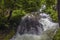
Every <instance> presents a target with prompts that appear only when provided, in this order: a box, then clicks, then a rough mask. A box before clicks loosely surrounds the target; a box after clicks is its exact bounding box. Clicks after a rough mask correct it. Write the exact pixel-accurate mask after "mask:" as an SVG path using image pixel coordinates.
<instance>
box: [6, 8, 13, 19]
mask: <svg viewBox="0 0 60 40" xmlns="http://www.w3.org/2000/svg"><path fill="white" fill-rule="evenodd" d="M7 12H8V15H9V16H8V20H10V18H11V16H12V10H11V9H8V10H7Z"/></svg>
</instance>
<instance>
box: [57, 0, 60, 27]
mask: <svg viewBox="0 0 60 40" xmlns="http://www.w3.org/2000/svg"><path fill="white" fill-rule="evenodd" d="M57 9H58V10H57V11H58V21H59V27H60V0H58V3H57Z"/></svg>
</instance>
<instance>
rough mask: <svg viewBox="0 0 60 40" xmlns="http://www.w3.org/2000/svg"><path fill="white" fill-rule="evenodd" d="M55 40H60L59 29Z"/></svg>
mask: <svg viewBox="0 0 60 40" xmlns="http://www.w3.org/2000/svg"><path fill="white" fill-rule="evenodd" d="M53 40H60V29H58V31H57V33H56V35H55V36H54V38H53Z"/></svg>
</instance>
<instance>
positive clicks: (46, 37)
mask: <svg viewBox="0 0 60 40" xmlns="http://www.w3.org/2000/svg"><path fill="white" fill-rule="evenodd" d="M39 15H40V16H38V17H40V19H37V20H38V21H36V19H35V18H36V17H35V16H34V15H26V16H24V17H22V21H21V24H20V25H19V27H18V30H17V33H16V35H15V36H14V37H13V38H12V39H10V40H52V36H54V33H55V32H56V30H57V28H59V26H58V23H54V22H52V18H51V17H50V16H49V15H48V14H45V13H41V14H39ZM27 24H28V26H27ZM20 27H23V29H22V28H20ZM36 27H37V28H36ZM28 28H29V29H30V30H29V29H28ZM35 28H36V29H37V31H38V32H37V31H36V30H35ZM23 30H24V31H23ZM27 30H29V31H27ZM21 33H22V35H21ZM36 34H38V35H36Z"/></svg>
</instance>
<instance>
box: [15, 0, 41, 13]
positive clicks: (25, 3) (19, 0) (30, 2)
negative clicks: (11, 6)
mask: <svg viewBox="0 0 60 40" xmlns="http://www.w3.org/2000/svg"><path fill="white" fill-rule="evenodd" d="M40 2H41V1H40V0H38V1H37V0H16V5H17V6H18V7H20V8H21V9H23V10H25V11H27V12H32V11H37V10H38V9H39V8H40V6H41V5H40Z"/></svg>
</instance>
